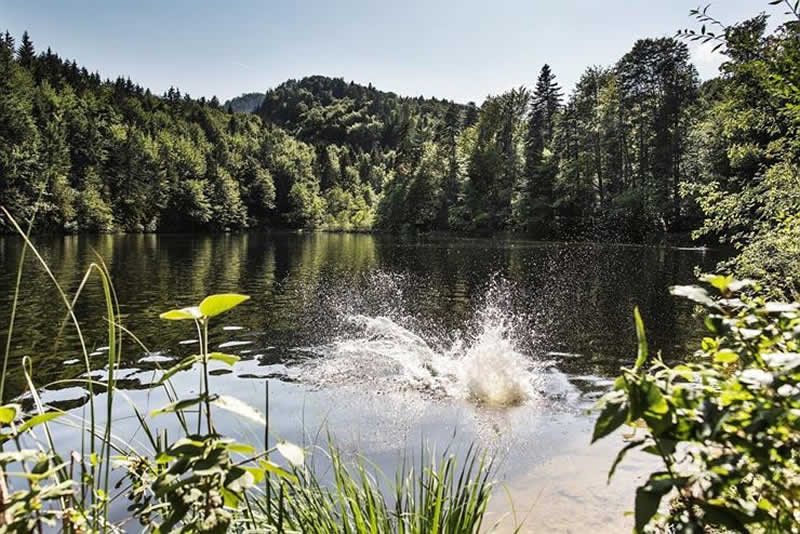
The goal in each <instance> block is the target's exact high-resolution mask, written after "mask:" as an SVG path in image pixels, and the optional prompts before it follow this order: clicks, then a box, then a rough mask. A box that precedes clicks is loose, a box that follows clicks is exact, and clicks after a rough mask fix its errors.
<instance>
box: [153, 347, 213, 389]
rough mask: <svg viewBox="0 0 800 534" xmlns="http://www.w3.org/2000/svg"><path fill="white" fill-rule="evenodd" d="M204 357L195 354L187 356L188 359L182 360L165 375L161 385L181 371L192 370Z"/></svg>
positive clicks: (160, 381)
mask: <svg viewBox="0 0 800 534" xmlns="http://www.w3.org/2000/svg"><path fill="white" fill-rule="evenodd" d="M202 359H203V357H202V356H200V355H199V354H195V355H193V356H187V357H186V358H184V359H182V360H181V361H179V362H178V363H176V364H175V365H173V366H172V367H170V368H169V369H167V371H166V372H165V373H164V375H163V376H162V377H161V379H160V380H159V381H158V383H159V384H163V383H164V382H166V381H167V380H169V379H170V378H171V377H172V376H173V375H174V374H176V373H179V372H181V371H186V370H187V369H191V368H192V366H193V365H194V364H196V363H197V362H199V361H202Z"/></svg>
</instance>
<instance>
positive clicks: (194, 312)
mask: <svg viewBox="0 0 800 534" xmlns="http://www.w3.org/2000/svg"><path fill="white" fill-rule="evenodd" d="M202 316H203V314H202V313H200V309H199V308H198V307H197V306H192V307H190V308H181V309H180V310H170V311H168V312H164V313H162V314H161V315H159V317H160V318H162V319H166V320H167V321H185V320H187V319H200V318H202Z"/></svg>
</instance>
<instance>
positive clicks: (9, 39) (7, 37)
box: [0, 30, 14, 54]
mask: <svg viewBox="0 0 800 534" xmlns="http://www.w3.org/2000/svg"><path fill="white" fill-rule="evenodd" d="M0 43H2V45H3V46H5V47H6V49H7V50H8V51H9V52H11V53H12V54H13V53H14V36H12V35H11V34H10V33H8V30H6V33H5V34H4V35H3V36H1V37H0Z"/></svg>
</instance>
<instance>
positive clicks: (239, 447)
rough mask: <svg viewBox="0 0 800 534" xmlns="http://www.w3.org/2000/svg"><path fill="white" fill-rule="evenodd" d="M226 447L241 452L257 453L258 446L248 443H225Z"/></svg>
mask: <svg viewBox="0 0 800 534" xmlns="http://www.w3.org/2000/svg"><path fill="white" fill-rule="evenodd" d="M225 448H226V449H228V450H229V451H231V452H237V453H239V454H255V452H256V448H255V447H253V446H252V445H247V444H246V443H229V444H227V445H225Z"/></svg>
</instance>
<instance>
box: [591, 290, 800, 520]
mask: <svg viewBox="0 0 800 534" xmlns="http://www.w3.org/2000/svg"><path fill="white" fill-rule="evenodd" d="M706 281H707V282H708V283H710V285H711V286H712V287H713V288H714V289H715V290H716V291H717V292H718V293H719V297H712V296H711V295H710V294H709V292H708V291H707V290H706V289H704V288H701V287H695V286H676V287H674V288H673V289H672V292H673V294H675V295H679V296H684V297H686V298H689V299H691V300H692V301H694V302H695V303H697V304H699V305H700V306H702V307H703V308H704V309H705V325H706V327H707V329H708V331H709V335H708V337H706V338H704V339H703V341H702V345H701V348H700V349H699V350H698V351H697V353H696V355H695V356H696V357H695V358H694V359H693V360H692V361H691V362H690V363H682V364H679V365H673V366H671V365H667V364H666V363H664V362H663V361H662V360H661V358H660V356H657V357H655V358H653V359H648V351H647V340H646V338H645V333H644V326H643V324H642V321H641V318H640V316H639V313H638V310H637V311H636V313H635V317H636V328H637V334H638V337H639V353H638V356H637V359H636V363H635V364H634V366H633V368H630V369H628V368H625V369H623V370H622V375H621V376H620V377H619V378H618V379H617V380H616V382H615V385H614V389H613V391H611V392H610V393H608V394H607V395H606V396H605V397H604V398H603V399H602V400H601V401H600V403H599V405H598V408H599V410H600V415H599V418H598V420H597V422H596V425H595V429H594V435H593V438H592V439H593V441H596V440H598V439H600V438H602V437H604V436H607V435H608V434H610V433H612V432H613V431H614V430H616V429H617V428H619V427H620V426H621V425H623V424H626V423H627V424H629V425H632V426H634V427H635V428H636V432H635V434H634V438H632V439H631V441H629V443H628V444H627V445H626V446H625V447H624V448H623V449H622V450H621V451H620V452H619V455H618V456H617V458H616V460H615V461H614V463H613V465H612V467H611V470H610V472H609V479H610V478H611V476H612V475H613V473H614V470H615V468H616V467H617V465H618V464H619V462H620V461H621V460H622V459H623V457H624V455H625V453H627V452H628V451H630V450H632V449H640V450H642V451H645V452H647V453H650V454H655V455H657V456H658V457H660V458H661V460H662V463H663V468H662V469H661V470H659V471H657V472H654V473H652V474H650V476H649V478H648V480H647V482H646V483H645V484H644V485H642V486H641V487H639V488H638V489H637V490H636V502H635V511H634V516H635V530H634V531H635V532H645V531H648V530H651V531H652V530H658V529H659V528H662V529H666V531H668V532H709V530H707V529H709V528H722V529H725V530H730V531H734V532H765V533H766V532H775V533H778V532H780V533H796V532H800V466H799V465H798V451H799V450H800V305H798V304H797V303H791V304H790V303H783V302H770V301H767V300H765V299H764V298H759V297H756V296H753V295H755V294H757V293H758V292H759V291H758V289H759V288H757V287H754V284H753V283H752V282H749V281H734V280H733V279H732V278H730V277H722V276H716V277H708V278H706ZM668 494H669V495H672V496H673V497H674V498H673V500H672V503H671V505H669V506H663V505H662V503H661V501H662V498H663V497H664V496H666V495H668Z"/></svg>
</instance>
